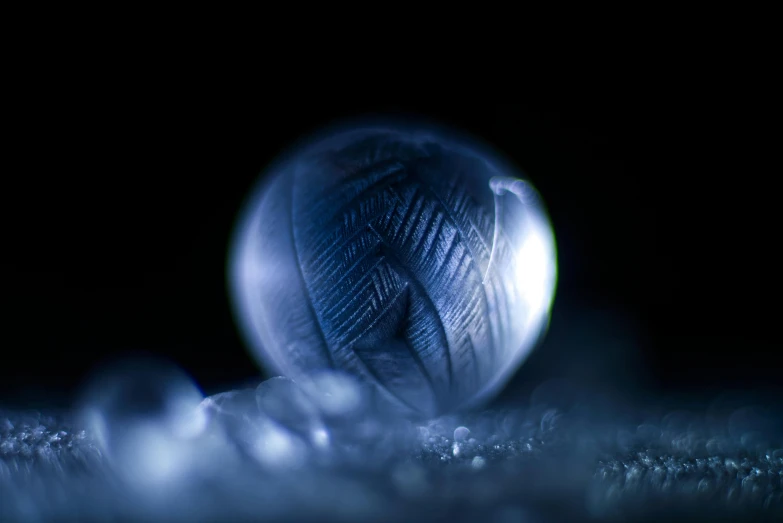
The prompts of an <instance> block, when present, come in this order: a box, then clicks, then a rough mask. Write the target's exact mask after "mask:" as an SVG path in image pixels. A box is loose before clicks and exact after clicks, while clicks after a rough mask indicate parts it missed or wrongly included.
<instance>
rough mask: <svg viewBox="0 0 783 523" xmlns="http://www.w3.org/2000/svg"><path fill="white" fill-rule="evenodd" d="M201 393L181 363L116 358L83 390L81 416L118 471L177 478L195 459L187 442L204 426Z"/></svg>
mask: <svg viewBox="0 0 783 523" xmlns="http://www.w3.org/2000/svg"><path fill="white" fill-rule="evenodd" d="M201 400H202V394H201V392H200V391H199V390H198V388H197V387H196V386H195V385H194V384H193V382H192V381H191V380H190V379H189V377H188V376H187V375H186V374H185V373H184V372H182V371H181V370H180V369H178V368H177V367H175V366H173V365H170V364H167V363H165V362H162V361H158V360H154V359H150V358H139V359H134V360H130V359H128V360H123V361H119V362H115V363H113V364H111V365H109V366H107V367H105V368H103V369H101V370H100V372H99V373H97V374H96V376H95V377H94V379H93V380H92V381H91V382H90V383H89V384H88V386H87V387H86V389H85V392H84V395H83V398H82V402H81V408H80V415H81V417H82V420H83V422H84V423H85V425H86V427H87V428H88V429H89V430H90V431H91V432H92V434H93V435H94V437H95V438H96V441H97V443H98V445H99V446H100V447H101V449H102V451H103V452H104V454H105V455H106V456H107V457H108V458H109V461H110V463H111V464H112V466H113V468H114V469H115V471H116V472H118V473H119V474H120V475H121V476H122V477H124V478H125V479H126V480H128V481H131V482H133V483H137V484H140V485H149V484H158V483H159V482H161V481H168V480H173V479H175V478H176V477H178V476H179V475H181V474H183V473H185V472H186V469H187V467H188V465H189V464H190V463H191V462H192V455H191V452H190V447H189V446H188V444H187V443H188V442H189V441H192V440H193V438H195V437H196V436H198V435H199V434H200V433H201V432H202V431H203V429H204V427H205V425H206V418H205V416H204V413H203V411H201V410H200V409H198V405H199V404H200V402H201Z"/></svg>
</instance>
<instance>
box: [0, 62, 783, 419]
mask: <svg viewBox="0 0 783 523" xmlns="http://www.w3.org/2000/svg"><path fill="white" fill-rule="evenodd" d="M44 77H45V78H43V79H41V80H40V81H37V82H34V89H32V90H31V91H30V92H27V93H25V94H24V97H9V98H8V99H6V100H5V101H4V105H5V109H4V110H5V111H6V113H10V112H13V114H14V118H13V119H6V124H5V127H6V131H7V132H4V134H5V135H6V138H5V145H4V149H5V150H6V154H5V158H6V159H5V162H4V163H5V165H4V167H3V177H2V182H0V207H1V211H2V221H0V223H2V257H1V260H2V261H1V263H2V265H1V266H0V267H1V269H0V274H1V275H2V276H1V277H0V278H1V281H2V289H1V290H0V300H1V303H2V315H1V316H0V326H1V327H2V337H0V347H2V348H1V349H0V350H1V351H2V358H1V359H0V404H14V405H33V404H46V403H62V404H67V402H68V401H69V399H70V397H71V396H72V394H73V393H74V392H75V391H77V390H78V389H79V387H80V385H81V383H82V382H83V380H84V379H85V377H86V376H87V373H88V372H89V371H90V370H91V369H92V368H93V367H94V366H95V365H96V364H97V363H99V362H101V361H103V360H105V359H106V358H111V357H114V356H116V355H119V354H122V353H124V352H127V351H138V350H143V351H147V352H151V353H154V354H158V355H161V356H164V357H167V358H169V359H171V360H173V361H175V362H176V363H177V364H179V365H180V366H182V367H183V368H184V369H185V370H186V371H187V372H189V373H190V374H191V375H192V376H193V377H194V378H195V380H196V381H197V382H198V383H199V384H200V385H201V386H202V387H203V388H204V389H205V390H207V391H213V390H218V389H220V388H223V387H229V386H232V385H234V384H236V383H238V382H241V381H243V380H248V379H252V378H254V377H257V376H258V375H259V373H260V371H259V369H258V368H257V367H256V365H255V363H254V361H253V359H252V358H251V357H250V356H249V355H248V354H247V352H246V351H245V348H244V345H243V343H242V341H241V340H240V338H239V336H238V333H237V330H236V328H235V326H234V323H233V320H232V316H231V310H230V307H229V301H228V295H227V292H226V285H225V263H226V256H227V247H228V240H229V235H230V232H231V228H232V225H233V222H234V220H235V218H236V214H237V212H238V210H239V208H240V205H241V203H242V201H243V198H244V196H245V195H246V193H247V191H248V190H249V189H250V188H251V186H252V185H253V183H254V182H255V181H256V179H257V177H258V176H259V173H261V172H262V170H263V169H264V167H265V166H266V165H267V163H268V162H269V161H271V160H272V159H273V158H274V157H275V155H277V154H278V153H279V152H280V151H281V150H282V149H284V148H285V147H286V146H288V145H289V144H291V143H292V141H294V140H296V139H299V138H301V137H303V136H306V135H307V133H309V132H312V131H314V130H316V129H318V128H319V127H320V126H322V125H326V124H329V123H330V122H332V121H334V120H336V119H340V118H345V117H350V116H358V115H364V114H367V113H381V114H382V113H393V114H395V115H400V114H406V113H408V114H415V115H423V116H426V117H430V118H434V119H437V120H439V121H440V122H442V123H445V124H448V125H454V126H456V127H459V128H461V129H463V130H467V131H469V132H471V133H474V134H475V135H477V136H479V137H480V138H482V139H484V140H485V141H487V142H489V143H490V144H492V145H494V146H495V147H496V148H497V149H498V150H499V151H500V152H502V153H504V154H505V155H507V156H508V157H509V158H510V159H511V160H512V161H513V162H514V163H515V164H516V165H518V166H519V167H521V168H522V169H523V170H524V171H525V172H526V173H527V174H528V176H529V177H530V178H531V179H532V180H533V182H534V183H535V184H536V185H537V187H538V188H539V190H540V192H541V193H542V195H543V196H544V199H545V201H546V202H547V204H548V207H549V211H550V214H551V217H552V220H553V223H554V227H555V232H556V236H557V239H558V249H559V260H560V263H559V286H558V294H557V297H556V300H555V306H554V312H553V319H552V323H551V328H550V332H549V335H548V337H547V339H546V342H545V343H544V345H543V346H542V347H541V348H540V349H539V350H538V351H537V352H536V354H535V355H534V356H533V358H531V360H530V361H529V362H528V363H529V364H528V365H525V366H523V368H522V371H521V372H520V374H519V375H518V376H516V378H515V380H513V381H512V384H511V386H510V390H517V389H520V388H524V387H526V386H527V385H528V384H530V383H533V382H536V381H540V380H543V379H545V378H547V377H549V376H557V375H562V374H566V375H569V376H571V377H578V378H579V377H585V378H587V379H592V380H595V381H596V382H607V381H610V382H611V381H612V380H614V381H616V383H617V384H618V385H619V386H623V387H631V386H642V388H645V389H646V390H652V391H654V392H656V391H657V392H660V391H664V392H669V391H675V392H681V391H685V392H692V391H716V390H722V389H742V388H748V387H757V386H760V385H775V384H777V383H778V382H779V380H780V378H779V377H780V376H781V375H783V364H782V363H781V355H780V354H781V352H780V349H779V348H778V347H777V345H778V344H777V338H778V336H777V334H778V328H777V321H778V311H779V307H778V300H779V297H780V293H779V289H780V276H779V272H780V270H779V261H780V258H779V255H778V254H777V243H778V238H779V232H778V223H779V218H778V208H777V205H778V203H777V202H778V192H777V189H776V187H777V181H776V178H777V177H778V176H779V174H778V173H777V172H776V170H777V168H776V167H775V165H768V164H766V163H765V161H764V160H763V158H764V157H765V155H766V154H769V153H770V152H771V151H772V147H773V146H775V144H774V142H773V139H772V135H768V134H767V131H766V123H767V122H765V120H766V118H765V113H764V111H765V107H763V105H762V104H758V103H756V104H754V103H753V100H748V99H747V98H743V97H741V96H739V95H737V96H732V95H731V93H726V92H721V93H710V92H701V91H699V92H686V91H682V92H679V91H678V90H677V89H674V90H669V91H666V92H664V91H660V90H658V89H656V88H654V87H646V88H644V89H641V90H635V91H633V92H630V91H629V92H623V93H618V92H601V93H594V92H587V91H586V90H585V89H584V87H583V86H574V87H573V88H570V87H568V86H564V87H562V88H561V90H560V92H550V93H549V94H548V95H547V96H545V97H541V96H535V95H532V94H531V95H528V94H525V93H523V92H518V93H517V94H515V95H513V96H509V97H506V98H505V99H504V100H500V99H499V98H502V97H500V96H497V97H495V96H490V95H489V94H487V93H481V94H479V93H478V92H476V93H473V94H471V91H470V90H467V89H466V90H465V91H464V92H456V91H454V90H453V89H452V90H447V91H446V92H444V93H440V94H439V95H438V96H431V97H427V96H413V95H412V94H411V93H410V92H409V93H408V94H407V95H405V96H403V95H402V94H400V93H396V94H395V95H388V94H383V95H382V94H380V93H377V92H374V91H373V90H372V89H371V88H363V89H355V90H353V91H351V92H350V93H347V92H345V91H341V90H340V89H337V88H335V89H334V90H328V89H326V87H325V86H322V87H323V93H324V94H320V95H315V94H314V92H320V91H321V89H320V88H319V89H315V88H313V87H312V86H310V85H307V84H306V85H303V84H301V83H298V84H297V83H294V84H292V85H291V86H288V85H274V86H269V85H267V86H266V87H264V82H261V83H260V84H259V83H257V84H253V86H251V87H252V88H248V86H247V84H246V83H245V82H243V81H241V80H239V79H237V81H236V82H233V81H232V80H231V79H226V78H222V79H219V80H218V79H215V78H213V77H210V76H209V75H208V74H204V75H200V74H197V73H194V74H193V75H191V76H187V77H182V78H181V77H180V76H179V75H178V74H171V75H168V76H162V75H161V74H159V72H155V73H148V74H145V73H144V72H143V69H142V72H141V73H140V72H138V71H134V72H133V73H132V74H127V75H126V74H124V73H122V72H120V73H116V74H112V75H109V76H106V75H100V74H99V75H95V76H92V75H91V76H90V77H89V79H87V78H82V77H81V76H79V74H74V73H71V75H70V76H68V75H66V76H63V75H54V76H52V77H51V78H50V80H51V81H50V82H47V81H46V78H49V77H47V76H46V75H44ZM270 83H274V82H270ZM368 83H369V82H368ZM495 98H498V99H495Z"/></svg>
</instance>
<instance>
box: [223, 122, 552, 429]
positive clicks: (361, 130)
mask: <svg viewBox="0 0 783 523" xmlns="http://www.w3.org/2000/svg"><path fill="white" fill-rule="evenodd" d="M229 272H230V274H229V277H230V280H231V290H232V297H233V301H234V305H235V311H236V316H237V319H238V322H239V323H240V325H241V328H242V330H243V333H244V336H245V338H246V340H247V342H248V344H249V345H250V347H251V348H252V350H253V352H254V354H255V355H256V356H257V358H258V359H259V360H260V361H261V362H262V364H263V365H265V366H267V367H268V368H269V369H270V370H272V371H274V372H280V373H283V374H285V375H287V376H289V377H292V378H294V379H296V378H297V377H300V376H304V375H308V374H310V373H311V372H313V371H317V370H320V369H327V368H336V369H339V370H341V371H344V372H348V373H350V374H353V375H355V376H357V377H358V378H359V379H361V380H362V381H363V382H365V383H367V384H369V385H371V387H370V388H371V390H374V391H376V393H377V396H378V397H379V398H381V399H382V401H384V402H386V403H388V404H390V405H395V406H397V407H399V408H401V409H402V410H405V411H411V412H417V413H420V414H423V415H434V414H438V413H442V412H445V411H450V410H454V409H457V408H460V407H463V406H467V405H473V404H476V403H478V402H480V401H482V400H483V399H486V398H488V397H490V396H491V395H492V394H493V393H495V392H496V391H497V390H498V389H499V388H500V387H501V386H502V384H503V383H504V382H505V381H506V380H507V379H508V378H509V377H510V375H511V374H512V373H513V371H514V370H515V369H516V368H517V366H518V365H519V363H520V362H521V361H522V360H523V359H524V358H525V357H526V355H527V354H528V353H529V352H530V350H531V349H532V348H533V346H534V345H535V343H536V341H537V340H538V338H539V337H540V336H541V333H542V332H543V330H544V328H545V327H546V325H547V323H548V318H549V309H550V305H551V302H552V298H553V294H554V289H555V282H556V254H555V242H554V236H553V233H552V229H551V225H550V222H549V219H548V217H547V215H546V213H545V211H544V208H543V205H542V203H541V201H540V199H539V196H538V194H537V192H536V191H535V189H534V188H533V187H532V186H531V185H530V184H529V183H528V182H526V181H524V180H523V179H522V178H521V177H520V174H519V172H517V171H516V170H514V169H513V168H512V167H510V166H509V165H508V164H506V163H504V162H503V161H502V160H501V159H500V158H499V157H498V156H497V155H494V154H492V153H491V152H490V151H488V149H487V148H486V147H485V146H482V145H480V144H479V143H477V142H476V141H474V140H472V139H470V138H468V137H465V136H459V135H456V134H455V133H453V132H451V131H448V130H445V129H442V128H436V127H433V126H430V125H424V126H420V127H413V126H410V125H400V124H386V125H355V126H351V127H341V128H336V129H330V130H327V131H325V132H323V133H321V134H319V135H317V136H316V137H314V138H312V139H310V140H309V141H307V142H304V143H302V144H300V145H299V146H298V147H296V148H294V149H292V150H291V151H290V152H289V153H288V154H286V155H284V156H283V157H281V158H280V159H279V160H278V161H277V162H276V163H275V164H274V165H273V166H272V167H270V168H269V170H268V172H266V173H265V175H264V176H263V177H262V180H261V183H260V184H259V187H258V189H257V190H256V191H255V192H254V193H253V194H252V195H251V197H250V198H249V200H248V202H247V205H246V208H245V210H244V213H243V214H242V217H241V219H240V221H239V223H238V225H237V230H236V233H235V239H234V243H233V246H232V251H231V263H230V268H229Z"/></svg>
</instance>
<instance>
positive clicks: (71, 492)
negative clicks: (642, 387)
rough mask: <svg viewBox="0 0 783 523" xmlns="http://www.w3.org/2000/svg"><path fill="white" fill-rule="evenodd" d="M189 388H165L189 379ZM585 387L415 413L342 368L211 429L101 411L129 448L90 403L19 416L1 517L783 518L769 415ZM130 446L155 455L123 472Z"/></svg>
mask: <svg viewBox="0 0 783 523" xmlns="http://www.w3.org/2000/svg"><path fill="white" fill-rule="evenodd" d="M161 375H162V376H170V375H168V374H165V373H163V374H161ZM332 378H333V379H332ZM319 380H320V382H322V384H321V386H315V385H314V383H316V382H318V381H319ZM180 385H181V386H178V387H170V388H168V389H167V388H166V387H162V388H158V389H156V390H158V391H166V390H168V391H169V393H170V394H181V391H183V390H190V389H188V387H185V386H184V384H183V383H181V382H180ZM129 386H130V387H131V389H132V388H133V387H134V385H133V384H131V385H129ZM578 392H580V391H579V389H578V387H576V386H574V385H573V384H568V386H566V384H564V383H562V382H549V383H545V384H543V385H541V386H540V387H538V389H536V391H535V392H534V393H533V394H532V395H531V396H529V397H528V398H527V399H526V400H524V401H521V400H520V401H518V402H516V403H514V405H513V406H511V407H506V408H495V409H492V410H486V411H482V412H475V413H467V414H459V415H451V416H446V417H440V418H437V419H432V420H426V421H421V420H419V421H416V420H410V419H390V418H381V417H379V415H377V414H375V413H376V412H377V411H376V410H375V409H373V408H371V407H370V408H368V405H367V404H366V402H363V401H359V400H358V399H357V398H359V399H361V398H363V397H364V396H363V395H362V391H361V388H360V386H359V385H357V384H356V383H354V382H352V381H350V380H348V379H346V378H345V376H343V375H339V376H334V377H327V376H323V375H322V376H320V377H319V379H318V380H313V382H309V383H306V384H304V385H300V384H299V383H298V382H294V381H291V380H289V379H286V378H273V379H271V380H268V381H266V382H264V383H262V384H261V385H260V386H258V387H253V388H247V389H240V390H233V391H228V392H224V393H220V394H216V395H213V396H209V397H207V398H205V399H203V401H201V402H200V403H199V404H198V405H197V406H195V407H194V408H193V416H195V417H194V418H193V419H198V420H203V421H202V422H201V424H200V425H199V426H200V427H201V429H200V430H199V431H198V433H196V432H195V431H184V432H182V431H174V430H170V427H171V426H172V425H171V423H170V420H168V421H167V418H165V416H164V417H161V413H160V410H159V409H158V410H154V411H150V412H149V413H148V414H146V415H144V414H139V413H136V414H134V416H132V417H128V416H117V415H115V416H105V419H110V420H115V421H114V422H113V423H115V424H116V423H120V425H119V427H112V426H111V425H110V426H108V427H104V430H106V431H107V433H109V434H111V432H112V430H117V429H118V428H121V429H122V430H123V431H125V432H127V433H128V434H133V435H134V436H133V437H137V438H139V442H138V445H135V446H133V445H126V446H125V447H124V449H125V450H124V451H123V453H120V454H113V453H111V452H108V451H107V450H108V448H107V443H106V442H105V441H103V440H101V438H96V437H94V434H93V433H92V432H91V431H90V430H89V429H88V428H85V427H82V426H80V425H79V423H81V422H80V421H78V420H80V419H83V417H81V416H79V415H78V413H72V414H64V415H53V416H47V415H42V414H35V413H19V412H6V413H3V414H2V415H0V519H2V520H3V521H5V520H20V521H38V520H74V521H75V520H78V521H90V520H92V521H95V520H106V519H115V520H131V521H134V520H138V521H147V520H161V519H164V520H172V521H217V520H219V521H238V520H239V521H241V520H261V519H263V520H271V521H432V520H443V521H450V522H455V521H499V522H500V521H551V520H569V521H618V520H628V519H632V520H649V521H659V520H664V519H667V518H668V519H670V518H684V517H687V518H690V519H696V520H703V521H713V520H715V519H720V520H725V519H738V520H745V519H749V518H756V519H758V518H761V519H765V518H769V519H770V520H773V519H775V518H776V517H781V516H783V443H782V442H781V436H783V431H782V430H781V427H780V424H779V423H777V422H776V421H775V420H779V419H780V418H779V417H777V416H776V415H775V413H774V412H772V411H769V410H765V409H764V408H762V407H759V406H755V405H754V404H752V403H751V402H749V401H747V400H746V399H739V400H727V399H726V398H720V399H718V400H715V401H713V402H712V403H711V404H710V405H708V406H707V407H700V408H696V409H693V410H674V409H664V408H658V409H643V408H640V407H638V406H637V407H633V408H631V407H628V406H623V405H622V404H620V403H619V402H616V401H611V400H610V399H607V398H606V397H603V398H598V397H595V396H591V395H590V394H589V393H588V391H581V393H578ZM325 394H326V395H328V398H329V399H328V401H326V400H325V399H324V395H325ZM107 408H109V407H107ZM110 408H115V407H110ZM176 415H177V418H176V419H191V417H190V416H182V412H181V411H177V413H176ZM116 420H120V421H116ZM109 423H110V424H111V423H112V422H109ZM150 427H152V429H150ZM155 427H157V429H155ZM161 427H164V428H165V427H168V429H166V430H164V429H163V428H161ZM153 429H155V430H153ZM104 440H105V438H104ZM133 453H135V454H133ZM172 454H176V455H175V456H172ZM156 455H157V456H159V458H158V459H149V456H153V457H154V456H156ZM134 456H135V457H137V459H139V460H141V461H142V465H138V464H137V465H136V468H135V469H133V473H128V472H127V471H126V470H124V469H128V468H132V467H131V465H130V464H131V463H132V460H133V458H134ZM145 460H146V461H145ZM172 463H174V465H176V466H177V467H180V468H176V467H175V468H173V469H172V468H171V467H173V466H174V465H172ZM156 467H160V468H163V469H165V470H164V471H163V472H161V470H156ZM166 467H169V468H168V469H166ZM166 471H168V472H166ZM183 471H186V473H184V472H183ZM164 472H166V473H164Z"/></svg>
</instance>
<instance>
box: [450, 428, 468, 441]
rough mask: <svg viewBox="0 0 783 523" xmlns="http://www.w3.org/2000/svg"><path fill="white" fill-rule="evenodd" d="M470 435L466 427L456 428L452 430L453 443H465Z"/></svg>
mask: <svg viewBox="0 0 783 523" xmlns="http://www.w3.org/2000/svg"><path fill="white" fill-rule="evenodd" d="M469 435H470V429H468V428H467V427H462V426H460V427H457V428H456V429H454V441H465V440H466V439H468V436H469Z"/></svg>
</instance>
